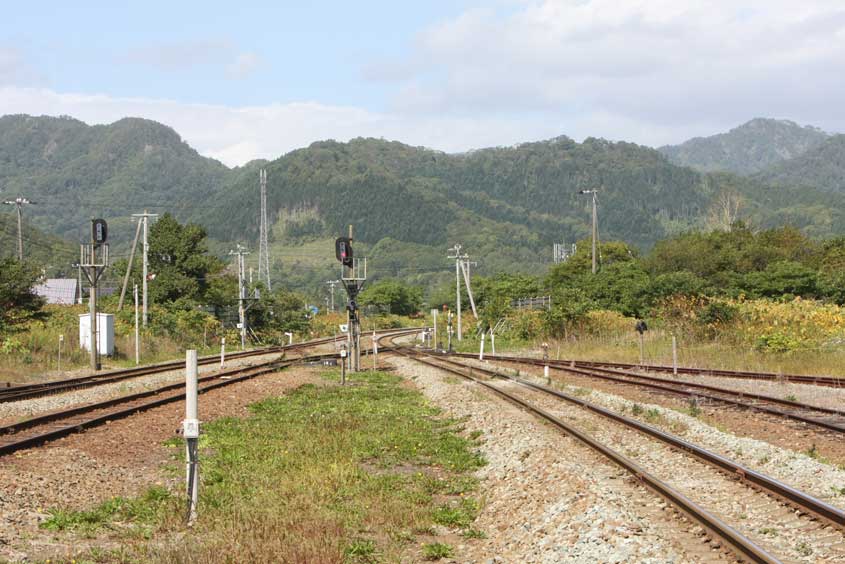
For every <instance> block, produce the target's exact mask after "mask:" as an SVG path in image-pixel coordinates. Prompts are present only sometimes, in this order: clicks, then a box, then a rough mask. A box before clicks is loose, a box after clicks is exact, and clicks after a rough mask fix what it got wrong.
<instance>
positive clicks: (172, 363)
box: [0, 337, 335, 403]
mask: <svg viewBox="0 0 845 564" xmlns="http://www.w3.org/2000/svg"><path fill="white" fill-rule="evenodd" d="M334 340H335V337H327V338H323V339H314V340H312V341H305V342H302V343H297V344H295V345H288V346H273V347H264V348H260V349H254V350H249V351H240V352H231V353H228V354H227V355H226V359H228V360H235V359H239V358H249V357H252V356H260V355H265V354H274V353H285V352H288V351H295V350H301V349H303V348H307V347H313V346H317V345H321V344H325V343H331V342H332V341H334ZM218 362H220V356H219V355H211V356H204V357H202V358H200V359H198V361H197V363H198V364H200V365H205V364H215V363H218ZM184 365H185V361H184V360H169V361H167V362H159V363H156V364H147V365H144V366H136V367H133V368H123V369H120V370H109V371H105V372H97V373H94V374H89V375H87V376H79V377H76V378H65V379H62V380H52V381H49V382H39V383H35V384H22V385H19V386H13V387H11V388H4V389H2V390H0V403H5V402H11V401H18V400H22V399H31V398H37V397H41V396H45V395H49V394H55V393H61V392H67V391H70V390H77V389H81V388H90V387H92V386H99V385H101V384H108V383H111V382H120V381H121V380H127V379H129V378H136V377H138V376H146V375H148V374H158V373H161V372H167V371H170V370H178V369H180V368H182V367H183V366H184Z"/></svg>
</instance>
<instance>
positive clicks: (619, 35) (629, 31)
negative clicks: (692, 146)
mask: <svg viewBox="0 0 845 564" xmlns="http://www.w3.org/2000/svg"><path fill="white" fill-rule="evenodd" d="M510 8H511V9H510V10H509V11H507V12H497V11H493V10H471V11H468V12H465V13H463V14H461V15H460V16H458V17H456V18H454V19H452V20H449V21H445V22H441V23H440V24H438V25H436V26H434V27H431V28H430V29H427V30H425V31H423V32H422V33H420V34H419V36H418V37H417V38H416V40H415V43H414V49H413V51H412V54H411V55H410V56H409V57H407V58H406V59H405V60H394V61H388V62H385V63H383V64H382V65H381V68H379V66H378V65H376V66H372V65H371V66H370V67H368V68H367V71H366V74H365V76H366V77H371V78H372V79H374V80H375V79H378V80H379V81H382V82H385V81H390V80H391V77H395V79H394V80H393V82H394V83H395V85H396V87H397V93H396V95H395V97H394V108H395V109H396V110H397V111H402V112H408V113H419V114H423V113H431V114H442V113H444V112H445V113H450V114H455V115H467V116H476V117H478V118H479V119H485V117H486V116H489V115H502V114H514V115H515V114H523V115H525V114H532V113H533V114H540V115H545V116H547V117H548V118H551V119H555V118H556V119H558V120H559V121H560V122H562V123H563V124H564V125H566V126H568V127H567V128H566V129H563V130H562V131H561V132H562V133H567V134H570V135H572V136H574V137H579V136H583V135H603V136H608V137H611V138H617V139H619V138H626V137H627V138H630V139H633V140H636V141H638V142H641V143H648V144H659V143H662V142H665V141H668V140H672V139H671V137H672V136H673V135H676V134H677V135H678V137H677V138H676V139H674V140H680V139H683V138H685V137H687V136H688V135H690V134H692V133H702V132H707V131H708V130H712V131H716V130H720V129H724V128H725V127H729V126H734V125H737V124H738V123H740V122H742V121H745V120H747V119H749V118H751V117H754V116H759V115H762V116H773V117H790V118H793V119H795V120H797V121H803V122H812V123H815V124H818V125H821V126H823V127H827V128H829V129H834V130H837V129H838V130H842V129H843V126H845V109H843V108H842V105H841V103H840V100H841V99H842V98H843V95H845V80H843V79H842V77H843V76H845V6H843V4H842V2H841V1H838V0H805V1H803V2H794V1H793V0H746V1H743V2H734V1H726V0H723V1H713V0H686V1H681V0H626V1H625V2H619V1H618V0H578V1H575V0H544V1H527V2H521V3H517V4H516V6H515V7H514V6H510ZM397 68H401V69H405V70H411V71H413V72H412V73H411V74H410V75H409V74H407V73H406V74H405V75H403V74H400V73H396V72H391V70H392V69H397ZM576 116H577V117H576ZM608 117H609V118H611V119H608ZM602 123H606V126H605V127H601V128H600V129H598V130H592V131H584V130H578V128H580V127H581V126H585V125H589V126H594V125H601V124H602ZM632 134H636V137H632ZM667 137H669V139H667Z"/></svg>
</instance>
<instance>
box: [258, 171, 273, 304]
mask: <svg viewBox="0 0 845 564" xmlns="http://www.w3.org/2000/svg"><path fill="white" fill-rule="evenodd" d="M258 179H259V184H260V185H261V222H260V225H259V235H258V279H259V280H261V281H262V282H264V283H265V284H266V285H267V291H268V292H269V291H270V290H271V288H270V245H269V243H268V238H267V169H263V168H262V169H261V170H259V171H258Z"/></svg>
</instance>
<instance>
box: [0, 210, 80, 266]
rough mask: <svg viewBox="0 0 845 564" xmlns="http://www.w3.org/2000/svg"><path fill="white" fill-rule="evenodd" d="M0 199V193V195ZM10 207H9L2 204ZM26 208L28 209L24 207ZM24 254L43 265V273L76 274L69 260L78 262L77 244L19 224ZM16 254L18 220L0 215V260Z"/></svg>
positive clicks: (38, 264)
mask: <svg viewBox="0 0 845 564" xmlns="http://www.w3.org/2000/svg"><path fill="white" fill-rule="evenodd" d="M0 198H2V196H0ZM4 207H7V208H9V209H13V208H12V207H11V206H4ZM27 211H29V210H28V209H27ZM23 251H24V257H25V258H26V259H27V260H30V261H32V263H33V264H35V265H37V266H39V267H40V268H43V269H44V271H45V272H46V273H47V276H65V275H71V276H76V269H74V268H72V267H71V263H73V262H79V247H77V246H75V245H72V244H70V243H68V242H67V241H64V240H62V239H61V238H59V237H56V236H55V235H48V234H45V233H42V232H41V231H40V230H38V229H35V228H34V227H32V226H30V225H29V224H28V223H26V222H25V223H24V224H23ZM17 256H18V223H17V219H16V217H15V215H14V214H13V213H12V214H8V213H3V214H0V259H3V258H6V257H17Z"/></svg>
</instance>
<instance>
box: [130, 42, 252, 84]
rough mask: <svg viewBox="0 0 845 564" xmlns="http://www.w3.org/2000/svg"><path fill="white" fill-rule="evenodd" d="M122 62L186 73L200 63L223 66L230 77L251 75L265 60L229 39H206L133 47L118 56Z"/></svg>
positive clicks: (221, 67) (208, 65)
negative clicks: (239, 49)
mask: <svg viewBox="0 0 845 564" xmlns="http://www.w3.org/2000/svg"><path fill="white" fill-rule="evenodd" d="M117 60H118V62H120V63H129V64H133V65H142V66H146V67H150V68H153V69H156V70H159V71H163V72H168V73H182V72H186V71H190V70H193V69H197V68H199V67H210V68H215V67H217V68H219V69H222V70H223V72H224V73H225V74H226V76H228V77H229V78H233V79H242V78H246V77H248V76H249V75H251V74H252V73H253V72H254V71H255V70H256V69H257V68H258V67H259V66H260V63H261V59H260V58H259V57H258V55H256V54H255V53H251V52H238V50H237V48H236V46H235V45H234V44H233V43H232V42H231V41H228V40H223V39H205V40H196V41H176V42H170V43H157V44H152V45H144V46H142V47H135V48H133V49H129V50H128V51H126V52H125V53H123V54H122V55H119V56H118V57H117Z"/></svg>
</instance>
